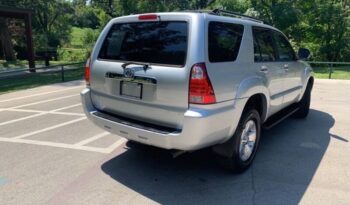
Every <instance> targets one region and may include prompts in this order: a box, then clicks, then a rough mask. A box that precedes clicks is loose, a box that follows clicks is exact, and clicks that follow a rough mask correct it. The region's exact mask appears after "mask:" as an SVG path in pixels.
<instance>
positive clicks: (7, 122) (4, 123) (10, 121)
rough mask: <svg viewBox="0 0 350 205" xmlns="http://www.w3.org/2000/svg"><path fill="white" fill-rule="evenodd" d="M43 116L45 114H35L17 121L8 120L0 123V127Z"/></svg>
mask: <svg viewBox="0 0 350 205" xmlns="http://www.w3.org/2000/svg"><path fill="white" fill-rule="evenodd" d="M45 114H46V113H37V114H34V115H29V116H26V117H21V118H17V119H14V120H9V121H6V122H2V123H0V126H3V125H8V124H11V123H15V122H18V121H22V120H27V119H30V118H33V117H39V116H42V115H45Z"/></svg>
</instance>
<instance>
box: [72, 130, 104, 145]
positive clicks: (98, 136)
mask: <svg viewBox="0 0 350 205" xmlns="http://www.w3.org/2000/svg"><path fill="white" fill-rule="evenodd" d="M109 134H110V133H109V132H102V133H100V134H98V135H95V136H93V137H90V138H87V139H85V140H82V141H80V142H78V143H75V144H74V145H77V146H81V145H86V144H88V143H90V142H93V141H95V140H97V139H100V138H102V137H104V136H106V135H109Z"/></svg>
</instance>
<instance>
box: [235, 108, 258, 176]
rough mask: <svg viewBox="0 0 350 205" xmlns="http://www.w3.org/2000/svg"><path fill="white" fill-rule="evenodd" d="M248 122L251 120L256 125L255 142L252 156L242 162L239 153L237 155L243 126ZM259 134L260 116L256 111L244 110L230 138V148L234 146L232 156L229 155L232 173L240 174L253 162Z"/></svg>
mask: <svg viewBox="0 0 350 205" xmlns="http://www.w3.org/2000/svg"><path fill="white" fill-rule="evenodd" d="M249 120H253V121H254V123H255V125H256V141H255V145H254V150H253V153H252V155H251V156H250V157H249V159H248V160H246V161H242V160H241V158H240V153H239V146H240V142H241V134H242V131H243V129H244V126H245V124H246V123H247V122H248V121H249ZM260 134H261V119H260V115H259V113H258V111H256V110H255V109H246V111H245V112H244V114H243V115H242V117H241V120H240V122H239V124H238V126H237V129H236V132H235V134H234V135H233V136H232V137H233V144H232V146H234V147H233V152H232V155H231V157H230V159H229V160H230V168H231V169H232V170H233V171H236V172H242V171H244V170H245V169H247V168H248V167H249V166H250V165H251V163H252V162H253V160H254V158H255V155H256V152H257V149H258V146H259V142H260Z"/></svg>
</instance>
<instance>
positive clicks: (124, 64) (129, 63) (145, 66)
mask: <svg viewBox="0 0 350 205" xmlns="http://www.w3.org/2000/svg"><path fill="white" fill-rule="evenodd" d="M131 64H135V65H142V66H143V70H144V71H146V70H147V69H148V68H149V67H150V66H151V64H149V63H140V62H127V63H123V64H122V67H123V69H125V68H126V67H127V66H128V65H131Z"/></svg>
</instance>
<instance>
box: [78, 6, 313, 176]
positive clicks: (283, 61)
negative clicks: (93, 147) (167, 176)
mask: <svg viewBox="0 0 350 205" xmlns="http://www.w3.org/2000/svg"><path fill="white" fill-rule="evenodd" d="M308 55H309V51H308V50H307V49H300V50H299V56H297V55H296V54H295V52H294V50H293V48H292V46H291V45H290V43H289V42H288V40H287V38H286V36H285V35H284V34H283V33H282V32H281V31H279V30H278V29H276V28H274V27H272V26H269V25H267V24H264V23H263V22H261V21H259V20H257V19H253V18H251V17H247V16H244V15H239V14H237V13H233V12H227V11H223V10H218V9H217V10H214V11H211V12H201V11H189V12H169V13H152V14H140V15H130V16H123V17H119V18H115V19H112V20H111V21H110V22H109V23H108V24H107V25H106V27H105V28H104V30H103V31H102V33H101V34H100V36H99V38H98V40H97V42H96V44H95V47H94V49H93V52H92V54H91V57H90V59H89V60H88V62H87V64H86V76H85V77H86V82H87V87H86V89H84V90H83V91H82V92H81V98H82V103H83V107H84V110H85V113H86V115H87V116H88V118H89V119H90V120H91V121H93V122H94V123H95V124H96V125H98V126H99V127H101V128H103V129H105V130H107V131H109V132H111V133H114V134H117V135H119V136H122V137H124V138H127V139H128V140H130V141H134V142H139V143H142V144H147V145H151V146H155V147H160V148H164V149H169V150H181V151H192V150H198V149H201V148H205V147H209V146H211V147H212V148H213V150H214V152H215V153H217V154H219V155H221V156H223V159H226V160H224V161H225V163H226V165H227V166H228V167H229V168H230V169H232V170H233V171H235V172H242V171H244V170H245V169H246V168H247V167H249V165H250V164H251V163H252V161H253V159H254V156H255V154H256V151H257V148H258V144H259V140H260V133H261V129H262V128H267V129H268V128H270V127H272V126H273V125H275V124H276V123H278V122H279V121H281V120H282V119H284V118H286V117H288V116H290V115H292V116H294V117H297V118H305V117H306V116H307V114H308V112H309V107H310V95H311V90H312V86H313V77H312V75H311V71H312V70H311V68H310V66H309V65H308V64H307V63H306V62H303V61H302V60H300V59H305V58H307V56H308Z"/></svg>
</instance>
